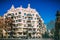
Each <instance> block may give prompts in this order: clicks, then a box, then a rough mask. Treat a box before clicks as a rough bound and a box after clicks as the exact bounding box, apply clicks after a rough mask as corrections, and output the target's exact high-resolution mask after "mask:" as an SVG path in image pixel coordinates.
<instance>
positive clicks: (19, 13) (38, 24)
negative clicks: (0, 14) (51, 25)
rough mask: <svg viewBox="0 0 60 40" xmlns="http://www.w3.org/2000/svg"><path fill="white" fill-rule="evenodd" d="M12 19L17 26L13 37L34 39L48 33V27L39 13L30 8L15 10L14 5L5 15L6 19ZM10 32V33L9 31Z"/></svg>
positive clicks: (14, 27)
mask: <svg viewBox="0 0 60 40" xmlns="http://www.w3.org/2000/svg"><path fill="white" fill-rule="evenodd" d="M6 17H12V18H13V20H14V24H15V26H13V32H14V33H13V37H14V38H15V37H32V38H40V37H42V34H44V33H45V31H46V25H45V24H44V21H43V20H42V18H41V16H40V15H39V13H38V12H37V11H36V10H35V9H33V8H30V4H28V8H22V6H21V7H18V8H14V6H13V5H12V7H11V9H10V10H8V11H7V13H5V14H4V18H6ZM9 32H10V31H9Z"/></svg>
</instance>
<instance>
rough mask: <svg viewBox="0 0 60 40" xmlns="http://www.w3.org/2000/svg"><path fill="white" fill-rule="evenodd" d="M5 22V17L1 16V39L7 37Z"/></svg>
mask: <svg viewBox="0 0 60 40" xmlns="http://www.w3.org/2000/svg"><path fill="white" fill-rule="evenodd" d="M5 33H6V31H5V22H4V17H2V16H0V38H3V37H4V36H6V35H5Z"/></svg>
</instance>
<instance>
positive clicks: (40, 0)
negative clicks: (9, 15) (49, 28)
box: [0, 0, 60, 23]
mask: <svg viewBox="0 0 60 40" xmlns="http://www.w3.org/2000/svg"><path fill="white" fill-rule="evenodd" d="M28 3H30V4H31V8H34V9H36V10H37V11H38V12H39V14H40V15H41V17H42V18H43V20H44V22H45V23H48V22H49V21H51V20H55V15H56V11H57V10H60V1H59V0H55V1H54V0H0V16H3V15H4V13H6V12H7V10H9V9H10V8H11V6H12V4H13V5H14V6H15V8H17V7H19V6H20V5H22V7H23V8H27V6H28Z"/></svg>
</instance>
